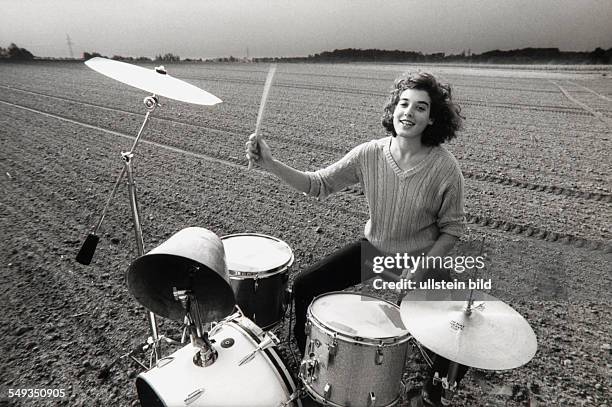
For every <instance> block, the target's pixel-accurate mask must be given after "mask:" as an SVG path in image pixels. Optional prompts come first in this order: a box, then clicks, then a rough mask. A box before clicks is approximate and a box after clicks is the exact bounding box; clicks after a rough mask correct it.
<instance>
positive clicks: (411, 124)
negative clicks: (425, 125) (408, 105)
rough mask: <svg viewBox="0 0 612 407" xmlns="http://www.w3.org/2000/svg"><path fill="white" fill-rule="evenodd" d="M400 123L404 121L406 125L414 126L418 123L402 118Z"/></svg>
mask: <svg viewBox="0 0 612 407" xmlns="http://www.w3.org/2000/svg"><path fill="white" fill-rule="evenodd" d="M400 123H402V124H403V125H404V126H406V127H412V126H414V125H415V124H416V123H414V122H412V121H410V120H400Z"/></svg>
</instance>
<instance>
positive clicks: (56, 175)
mask: <svg viewBox="0 0 612 407" xmlns="http://www.w3.org/2000/svg"><path fill="white" fill-rule="evenodd" d="M166 68H167V70H168V72H169V73H171V74H172V75H173V76H175V77H177V78H180V79H183V80H185V81H187V82H189V83H192V84H194V85H196V86H199V87H201V88H203V89H206V90H208V91H209V92H211V93H213V94H215V95H216V96H218V97H220V98H221V99H222V100H223V101H224V103H222V104H220V105H218V106H214V107H202V106H195V105H189V104H186V103H182V102H177V101H173V100H169V99H163V98H162V99H161V103H162V106H161V107H160V108H158V109H157V110H156V111H155V112H154V113H153V115H152V118H151V121H150V123H149V126H148V128H147V129H146V131H145V133H144V141H143V143H141V144H140V145H139V146H138V150H137V151H136V158H135V161H134V162H135V176H136V181H137V184H138V196H139V203H140V207H141V214H142V225H143V230H144V240H145V250H150V249H152V248H154V247H156V246H157V245H159V244H161V243H162V242H164V241H165V240H166V239H167V238H168V237H170V236H171V235H172V234H174V233H175V232H177V231H179V230H181V229H182V228H185V227H188V226H202V227H206V228H208V229H210V230H212V231H214V232H215V233H217V234H218V235H220V236H222V235H226V234H231V233H242V232H257V233H265V234H269V235H272V236H276V237H278V238H280V239H282V240H284V241H285V242H287V243H288V244H289V245H290V246H291V247H292V249H293V251H294V255H295V259H296V260H295V263H294V265H293V267H292V268H291V270H290V277H291V278H293V276H295V274H297V273H299V272H300V271H301V270H302V269H304V268H305V267H306V266H308V265H309V264H311V263H313V262H314V261H316V260H318V259H320V258H322V257H323V256H324V255H325V254H327V253H330V252H331V251H333V250H334V249H335V248H339V247H341V246H343V245H344V244H345V243H348V242H350V241H352V240H354V239H357V238H359V237H360V236H361V234H362V231H363V226H364V224H365V222H366V221H367V206H366V202H365V199H364V197H363V194H362V192H361V191H360V189H359V187H357V186H356V187H354V188H350V189H347V190H346V191H343V192H341V193H339V194H336V195H335V196H333V197H330V198H329V199H327V200H325V201H317V200H314V199H312V198H309V197H305V196H303V195H302V194H300V193H297V192H295V191H293V190H291V189H290V188H289V187H287V186H285V185H284V184H282V183H280V182H279V181H278V180H277V179H276V178H274V177H273V176H270V175H268V174H266V173H264V172H262V171H259V170H255V171H247V168H246V161H245V159H244V151H243V150H244V143H245V141H246V139H247V136H248V134H250V133H251V132H252V131H253V129H254V127H255V120H256V116H257V110H258V108H259V100H260V97H261V92H262V88H263V83H264V80H265V77H266V73H267V66H266V65H259V64H228V65H222V64H218V65H212V64H211V65H189V64H179V65H169V66H166ZM410 68H414V67H410V66H405V65H360V64H359V65H358V64H356V65H308V64H295V65H293V64H292V65H279V67H278V71H277V76H276V79H275V83H274V87H273V88H272V91H271V94H270V97H269V99H268V105H267V110H266V117H265V122H264V125H263V136H264V137H265V138H266V139H267V140H268V142H269V144H270V145H271V147H272V149H273V153H274V154H275V156H277V157H279V158H282V159H283V160H284V161H285V162H287V163H288V164H290V165H292V166H294V167H297V168H300V169H304V170H315V169H318V168H320V167H322V166H325V165H327V164H330V163H332V162H334V161H336V160H337V159H339V158H340V157H342V155H343V154H344V153H345V152H347V151H348V150H350V149H351V148H352V147H354V146H355V145H357V144H359V143H361V142H364V141H367V140H370V139H373V138H379V137H384V136H385V133H384V131H383V129H382V126H381V125H380V117H381V113H382V106H383V105H384V103H385V100H386V94H387V92H388V90H389V87H390V86H391V84H392V82H393V79H394V78H395V77H397V76H398V75H399V74H400V73H401V72H403V71H406V70H408V69H410ZM423 68H424V69H427V70H431V71H433V72H436V73H439V74H441V75H442V76H443V77H444V78H445V79H446V80H447V81H448V82H450V83H451V84H452V85H453V86H454V88H453V90H454V95H455V98H456V100H457V101H458V102H459V104H460V105H461V106H462V108H463V110H462V113H463V115H464V116H465V117H466V125H465V129H464V130H463V131H462V133H461V135H460V137H459V138H458V139H456V140H454V141H453V142H452V143H450V144H449V145H448V149H449V150H451V151H452V152H453V154H454V155H455V156H456V157H457V158H458V159H459V161H460V164H461V166H462V170H463V172H464V175H465V178H466V206H467V208H466V209H467V212H468V221H469V231H468V234H467V235H466V236H465V238H464V239H462V241H461V242H460V244H459V245H458V246H457V248H456V249H455V253H456V254H457V255H477V253H478V252H479V250H480V242H481V241H482V239H483V238H484V242H485V243H484V253H485V254H486V256H487V261H486V268H485V270H484V272H482V273H481V274H482V275H479V277H486V278H491V280H492V289H491V290H490V293H491V294H493V295H494V296H496V297H498V298H500V299H501V300H503V301H505V302H507V303H508V304H509V305H511V306H512V307H513V308H515V309H516V310H517V311H518V312H520V313H521V314H522V315H523V316H524V317H525V318H526V319H527V321H528V322H529V323H530V324H531V326H532V328H533V330H534V331H535V333H536V336H537V338H538V345H539V347H538V352H537V353H536V355H535V357H534V359H533V360H532V361H531V362H529V363H528V364H526V365H525V366H523V367H520V368H518V369H514V370H510V371H503V372H492V371H477V370H472V371H470V373H468V375H467V377H466V379H465V380H464V382H463V383H462V388H461V389H460V391H459V392H458V393H457V394H456V395H455V398H454V401H455V405H460V406H480V405H489V406H523V405H530V406H536V405H542V406H549V405H555V406H557V405H558V406H579V405H588V406H591V405H593V406H601V405H610V404H611V398H610V394H611V393H612V390H611V389H612V382H611V381H610V377H611V372H612V356H611V355H612V354H611V338H610V325H611V323H612V318H611V317H610V315H611V314H612V313H611V308H610V305H611V303H612V300H611V299H610V287H611V286H612V273H611V270H612V134H611V130H612V81H611V80H610V77H611V75H612V70H610V69H607V70H605V69H597V70H595V69H587V68H580V69H579V68H576V69H569V68H568V69H554V68H550V67H549V68H548V69H533V70H527V69H514V70H512V69H508V68H503V69H502V68H499V69H479V68H468V67H452V66H429V67H423ZM145 96H147V94H146V93H145V92H143V91H139V90H137V89H134V88H130V87H128V86H127V85H123V84H121V83H119V82H116V81H113V80H111V79H108V78H106V77H104V76H102V75H100V74H98V73H96V72H94V71H92V70H90V69H88V68H87V67H86V66H85V65H83V64H81V63H42V62H40V63H34V64H0V140H1V147H2V148H1V149H0V158H1V160H0V170H1V172H0V179H1V185H2V189H3V193H2V199H1V201H0V205H1V214H2V218H1V221H2V229H1V230H2V233H3V235H4V238H3V239H2V254H3V258H2V264H1V266H0V267H1V270H2V271H1V274H0V287H1V291H2V296H1V298H2V300H1V306H2V310H3V312H2V315H1V316H0V334H1V337H2V341H0V352H1V354H2V363H0V404H2V405H66V406H93V405H100V406H103V405H104V406H106V405H116V406H129V405H133V404H136V403H137V401H136V400H137V397H136V391H135V386H134V379H135V377H136V376H137V375H138V374H139V373H140V372H141V371H142V368H141V367H139V366H138V365H137V364H136V363H135V362H132V361H130V360H129V359H128V358H123V359H121V360H120V361H119V362H117V363H116V364H114V365H112V366H111V364H112V363H113V361H114V360H115V359H116V358H118V357H119V356H121V355H123V354H125V353H126V352H129V351H130V350H132V349H134V348H137V347H138V345H139V344H140V343H142V341H143V340H144V339H146V337H147V336H148V329H147V324H146V321H145V313H144V310H143V308H142V307H141V306H140V305H139V304H138V303H137V302H136V301H135V300H134V299H133V297H132V296H131V294H130V293H129V292H128V290H127V287H126V284H125V270H126V269H127V267H128V266H129V264H130V263H131V261H133V260H134V258H135V250H136V248H135V244H134V238H133V230H132V224H131V218H130V210H129V205H128V199H127V191H126V188H123V187H122V188H120V189H119V192H118V193H117V196H116V198H115V200H114V202H113V204H112V206H111V209H110V211H109V213H108V215H107V217H106V219H105V221H104V225H103V226H102V230H101V242H100V244H99V246H98V250H97V252H96V254H95V257H94V262H93V263H92V265H90V266H82V265H80V264H78V263H76V262H75V261H74V256H75V254H76V252H77V251H78V249H79V247H80V244H81V242H82V240H83V238H84V237H85V236H86V235H87V233H88V231H89V230H90V228H91V226H92V225H93V224H95V222H96V220H97V216H98V215H99V213H100V211H101V209H102V207H103V205H104V202H105V200H106V198H107V196H108V194H109V193H110V190H111V189H112V187H113V184H114V181H115V179H116V177H117V175H118V173H119V172H120V170H121V166H122V161H121V159H120V152H121V151H125V150H128V149H129V148H130V146H131V143H132V141H133V138H134V136H135V135H136V134H137V132H138V129H139V127H140V125H141V123H142V120H143V118H144V113H145V109H144V106H143V104H142V99H143V97H145ZM464 277H468V276H464ZM355 289H356V290H359V289H360V287H357V288H354V290H355ZM287 325H288V324H287V323H286V322H284V323H283V324H281V326H280V328H279V329H278V334H279V336H280V337H281V339H282V340H283V341H282V343H281V345H280V346H279V351H280V353H281V354H282V355H283V357H285V358H286V360H287V364H288V366H289V368H290V369H291V370H292V372H295V369H296V364H295V361H294V360H293V359H292V357H291V353H290V352H289V348H290V347H291V346H294V345H293V344H290V343H288V341H287V328H288V327H287ZM160 326H161V329H162V331H163V333H165V334H167V335H168V336H170V337H175V338H176V337H180V333H181V332H180V326H179V325H177V324H176V323H174V322H172V321H167V320H163V319H160ZM605 332H608V333H607V334H606V333H605ZM483 348H484V349H486V344H483ZM172 349H173V348H171V347H167V348H165V352H170V351H171V350H172ZM424 372H425V365H424V363H423V361H422V360H420V358H418V357H417V356H414V357H411V358H409V360H408V361H407V364H406V373H405V375H404V379H405V382H406V383H407V391H408V394H412V393H415V392H418V387H419V386H420V380H421V378H422V375H423V373H424ZM363 374H367V373H366V372H364V373H363ZM43 388H45V389H64V390H65V396H64V397H58V398H52V397H45V398H41V397H38V398H33V397H31V398H24V397H11V398H9V397H8V395H9V389H43ZM237 389H238V390H239V389H240V384H237ZM401 405H402V406H408V405H410V402H409V401H408V398H407V397H403V399H402V404H401Z"/></svg>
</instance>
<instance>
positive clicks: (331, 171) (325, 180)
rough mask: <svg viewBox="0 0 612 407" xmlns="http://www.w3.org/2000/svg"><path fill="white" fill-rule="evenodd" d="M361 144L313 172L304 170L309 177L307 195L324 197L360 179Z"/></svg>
mask: <svg viewBox="0 0 612 407" xmlns="http://www.w3.org/2000/svg"><path fill="white" fill-rule="evenodd" d="M362 148H363V144H362V145H359V146H357V147H355V148H353V149H352V150H351V151H349V152H348V153H347V154H346V155H345V156H344V157H342V158H341V159H340V160H339V161H337V162H335V163H334V164H332V165H330V166H329V167H326V168H323V169H320V170H318V171H315V172H306V175H308V178H309V179H310V190H309V191H308V195H310V196H314V197H316V198H318V199H325V198H327V197H328V196H329V195H331V194H333V193H335V192H338V191H342V190H343V189H344V188H346V187H348V186H350V185H353V184H356V183H358V182H359V180H360V175H361V170H360V165H359V156H360V152H361V150H362Z"/></svg>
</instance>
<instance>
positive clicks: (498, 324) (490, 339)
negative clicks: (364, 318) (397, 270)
mask: <svg viewBox="0 0 612 407" xmlns="http://www.w3.org/2000/svg"><path fill="white" fill-rule="evenodd" d="M469 295H470V291H469V290H415V291H412V292H410V293H408V294H407V295H406V297H404V299H403V300H402V304H401V307H400V313H401V317H402V321H403V322H404V324H405V325H406V328H407V329H408V331H409V332H410V333H411V334H412V336H413V337H414V338H415V339H416V340H417V341H419V342H420V343H421V344H422V345H423V346H425V347H426V348H428V349H430V350H432V351H433V352H435V353H437V354H439V355H441V356H443V357H445V358H447V359H449V360H451V361H454V362H458V363H460V364H462V365H466V366H472V367H475V368H479V369H489V370H505V369H513V368H516V367H519V366H521V365H524V364H525V363H527V362H529V361H530V360H531V359H532V358H533V356H534V355H535V353H536V350H537V347H538V344H537V339H536V336H535V334H534V332H533V330H532V329H531V326H530V325H529V323H528V322H527V321H526V320H525V318H523V317H522V316H521V315H520V314H519V313H518V312H516V311H515V310H514V309H513V308H512V307H510V306H509V305H507V304H505V303H504V302H503V301H500V300H498V299H497V298H495V297H493V296H492V295H489V294H486V293H483V292H478V291H476V292H474V293H473V300H474V303H473V304H472V306H471V307H470V311H467V305H468V301H467V299H468V297H469Z"/></svg>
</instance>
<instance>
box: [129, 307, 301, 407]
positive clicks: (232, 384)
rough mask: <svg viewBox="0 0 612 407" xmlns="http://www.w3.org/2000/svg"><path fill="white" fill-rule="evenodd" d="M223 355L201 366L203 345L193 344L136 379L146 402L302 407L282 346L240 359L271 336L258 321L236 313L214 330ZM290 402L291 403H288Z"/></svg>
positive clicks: (216, 345) (215, 406)
mask: <svg viewBox="0 0 612 407" xmlns="http://www.w3.org/2000/svg"><path fill="white" fill-rule="evenodd" d="M209 338H210V339H212V340H214V343H213V345H212V346H213V347H214V348H215V350H216V351H217V352H218V357H217V360H216V361H215V362H214V363H213V364H212V365H209V366H206V367H200V366H198V365H196V364H195V363H194V362H193V357H194V355H195V354H196V353H197V352H198V348H196V347H194V346H193V345H191V344H189V345H187V346H185V347H184V348H182V349H180V350H178V351H176V352H174V353H173V354H172V355H170V356H168V357H166V358H163V359H160V360H159V361H158V363H157V365H156V366H155V367H154V368H152V369H151V370H149V371H148V372H145V373H142V374H140V375H139V376H138V378H137V379H136V389H137V391H138V398H139V399H140V404H141V405H142V406H143V407H151V406H156V407H157V406H160V407H161V406H164V407H176V406H190V407H191V406H194V407H203V406H210V407H237V406H245V407H247V406H248V407H270V406H280V405H286V406H292V407H301V406H302V404H301V402H300V401H299V400H295V401H291V402H289V399H290V396H291V395H292V394H293V393H294V392H295V389H296V387H295V383H294V381H293V379H292V378H291V375H290V374H289V372H288V371H287V368H286V367H285V365H284V364H283V362H282V361H281V359H280V358H279V356H278V354H277V353H276V351H275V350H274V349H272V348H266V349H264V350H261V351H258V352H256V354H255V357H254V358H252V359H251V360H250V361H248V362H247V363H244V364H242V365H239V363H240V361H241V360H242V359H243V358H244V357H245V356H247V355H249V354H250V353H251V352H253V351H254V350H255V349H257V347H258V345H259V344H260V343H261V342H263V341H265V340H266V339H267V334H266V333H265V332H264V331H262V330H261V329H260V328H259V327H257V326H256V325H255V324H254V323H253V322H252V321H250V320H248V319H247V318H245V317H242V316H240V314H234V315H232V316H230V317H228V318H227V319H226V320H225V321H223V322H222V323H220V324H219V325H217V326H216V327H215V328H213V329H212V330H211V331H210V335H209ZM282 403H286V404H282Z"/></svg>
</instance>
